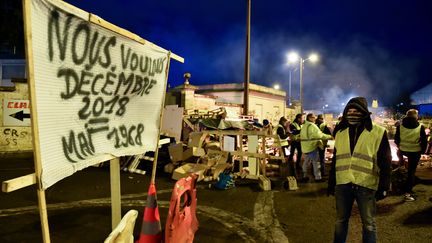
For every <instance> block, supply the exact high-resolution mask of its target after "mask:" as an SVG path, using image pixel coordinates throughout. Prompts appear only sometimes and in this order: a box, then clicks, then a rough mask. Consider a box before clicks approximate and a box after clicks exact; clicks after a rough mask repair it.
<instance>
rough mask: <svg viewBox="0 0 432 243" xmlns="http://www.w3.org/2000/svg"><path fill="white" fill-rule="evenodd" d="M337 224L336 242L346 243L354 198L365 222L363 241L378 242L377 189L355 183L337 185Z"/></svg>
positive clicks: (367, 242) (368, 242) (366, 242)
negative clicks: (376, 219)
mask: <svg viewBox="0 0 432 243" xmlns="http://www.w3.org/2000/svg"><path fill="white" fill-rule="evenodd" d="M335 197H336V225H335V233H334V241H333V242H334V243H345V242H346V238H347V235H348V222H349V218H350V216H351V209H352V205H353V203H354V200H356V202H357V206H358V209H359V211H360V216H361V220H362V224H363V242H365V243H372V242H376V239H377V233H376V232H377V230H376V222H375V214H376V201H375V190H372V189H369V188H365V187H362V186H358V185H354V184H351V183H350V184H344V185H336V187H335Z"/></svg>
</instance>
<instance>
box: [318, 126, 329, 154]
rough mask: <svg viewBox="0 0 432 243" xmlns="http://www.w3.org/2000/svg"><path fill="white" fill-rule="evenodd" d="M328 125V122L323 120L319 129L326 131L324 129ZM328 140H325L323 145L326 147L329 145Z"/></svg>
mask: <svg viewBox="0 0 432 243" xmlns="http://www.w3.org/2000/svg"><path fill="white" fill-rule="evenodd" d="M326 127H327V123H325V122H323V123H321V124H320V125H319V129H320V130H321V132H324V129H325V128H326ZM327 143H328V140H323V146H324V148H325V147H327Z"/></svg>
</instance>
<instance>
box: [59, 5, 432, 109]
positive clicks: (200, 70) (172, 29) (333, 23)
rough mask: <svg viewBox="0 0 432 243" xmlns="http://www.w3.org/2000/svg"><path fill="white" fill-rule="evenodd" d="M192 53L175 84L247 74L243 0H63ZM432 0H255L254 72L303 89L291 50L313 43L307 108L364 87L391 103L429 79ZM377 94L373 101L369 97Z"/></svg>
mask: <svg viewBox="0 0 432 243" xmlns="http://www.w3.org/2000/svg"><path fill="white" fill-rule="evenodd" d="M66 2H68V3H71V4H73V5H75V6H77V7H79V8H82V9H84V10H86V11H88V12H92V13H95V14H97V15H98V16H100V17H102V18H104V19H105V20H107V21H109V22H111V23H113V24H116V25H118V26H120V27H122V28H125V29H127V30H129V31H131V32H134V33H136V34H138V35H140V36H141V37H143V38H144V39H147V40H149V41H151V42H153V43H155V44H157V45H159V46H161V47H163V48H165V49H168V50H171V51H172V52H174V53H176V54H177V55H180V56H182V57H184V58H185V63H184V64H181V63H179V62H176V61H173V62H172V63H171V68H170V76H169V80H168V82H169V84H170V86H171V87H174V86H177V85H179V84H182V83H183V73H184V72H190V73H191V74H192V78H191V80H190V81H191V84H196V85H200V84H210V83H241V82H243V80H244V56H245V32H246V27H245V26H246V1H245V0H181V1H180V0H152V1H142V0H128V1H124V0H118V1H114V0H105V1H88V0H86V1H84V0H66ZM431 45H432V1H429V0H422V1H420V0H411V1H400V0H381V1H376V0H374V1H372V0H352V1H351V0H350V1H346V0H344V1H343V0H340V1H339V0H334V1H325V0H308V1H305V0H296V1H294V0H267V1H263V0H252V15H251V79H250V80H251V82H252V83H256V84H261V85H266V86H273V85H274V84H276V83H278V84H280V85H281V88H282V89H284V90H285V91H287V93H288V91H289V85H288V80H289V72H290V69H291V70H292V74H293V79H292V86H291V90H292V91H291V92H292V96H293V98H294V99H298V98H299V78H298V76H299V73H298V70H295V69H296V68H298V65H297V66H296V65H287V60H286V54H287V53H288V52H289V51H293V50H295V51H297V52H298V53H299V54H300V55H301V56H302V57H304V58H307V57H308V55H309V54H310V53H312V52H317V53H318V54H319V55H320V62H319V63H317V64H312V63H309V62H306V63H305V71H304V101H305V108H306V109H321V108H322V107H323V106H324V105H325V104H328V105H329V107H331V108H333V109H336V110H337V109H342V107H340V106H341V103H342V102H346V101H347V100H348V99H349V98H350V97H353V96H357V95H361V96H365V97H367V98H368V99H369V101H371V99H378V101H379V105H380V106H382V105H386V106H392V105H395V104H397V103H400V102H401V101H403V99H401V98H400V97H406V96H407V95H409V94H410V93H411V92H413V91H415V90H417V89H419V88H422V87H424V86H425V85H427V84H429V83H430V82H431V81H432V75H431V74H432V47H431ZM370 103H371V102H370Z"/></svg>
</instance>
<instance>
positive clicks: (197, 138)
mask: <svg viewBox="0 0 432 243" xmlns="http://www.w3.org/2000/svg"><path fill="white" fill-rule="evenodd" d="M206 136H207V135H206V134H203V133H202V132H191V133H189V141H188V147H190V148H192V147H198V148H201V147H202V146H203V143H204V140H205V138H206Z"/></svg>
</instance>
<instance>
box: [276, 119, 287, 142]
mask: <svg viewBox="0 0 432 243" xmlns="http://www.w3.org/2000/svg"><path fill="white" fill-rule="evenodd" d="M279 127H280V128H282V129H283V131H284V133H286V132H285V127H283V126H282V125H281V124H278V126H277V128H279ZM277 128H276V131H277ZM276 134H277V132H276ZM279 142H280V145H281V146H282V147H283V146H288V140H287V139H286V138H285V139H283V138H281V137H279Z"/></svg>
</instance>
